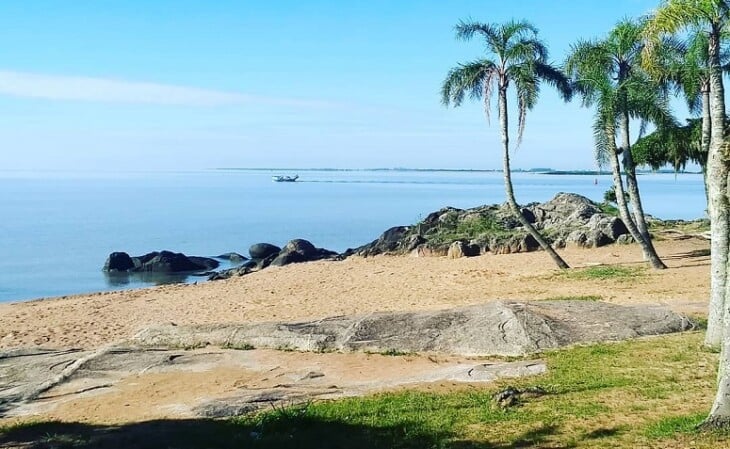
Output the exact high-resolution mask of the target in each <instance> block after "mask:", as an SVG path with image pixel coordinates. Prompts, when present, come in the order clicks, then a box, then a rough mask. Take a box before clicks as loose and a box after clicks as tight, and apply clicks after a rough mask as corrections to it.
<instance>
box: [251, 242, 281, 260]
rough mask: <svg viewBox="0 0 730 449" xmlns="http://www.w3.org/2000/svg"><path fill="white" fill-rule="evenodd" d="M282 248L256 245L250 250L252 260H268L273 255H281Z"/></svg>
mask: <svg viewBox="0 0 730 449" xmlns="http://www.w3.org/2000/svg"><path fill="white" fill-rule="evenodd" d="M279 251H281V248H279V247H278V246H276V245H272V244H271V243H255V244H253V245H251V247H250V248H249V249H248V254H249V255H250V256H251V258H252V259H266V258H267V257H269V256H271V255H273V254H279Z"/></svg>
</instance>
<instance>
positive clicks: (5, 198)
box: [0, 170, 705, 301]
mask: <svg viewBox="0 0 730 449" xmlns="http://www.w3.org/2000/svg"><path fill="white" fill-rule="evenodd" d="M298 173H299V175H300V181H301V182H296V183H273V182H271V175H272V174H293V173H290V172H280V171H261V170H230V171H224V170H208V171H188V172H131V173H80V172H79V173H75V172H17V171H4V172H3V171H0V211H2V219H1V220H0V254H1V255H2V257H0V301H14V300H25V299H31V298H38V297H47V296H59V295H67V294H72V293H82V292H91V291H100V290H114V289H120V288H133V287H140V286H144V285H150V284H153V283H155V282H156V281H158V280H155V279H141V278H137V277H131V278H121V279H119V278H117V279H109V278H107V277H106V276H105V275H104V274H103V273H102V272H101V267H102V265H103V264H104V260H105V258H106V256H107V255H108V254H109V253H110V252H112V251H126V252H128V253H130V254H132V255H139V254H143V253H146V252H149V251H154V250H162V249H169V250H173V251H179V252H183V253H186V254H189V255H200V256H212V255H217V254H221V253H225V252H229V251H236V252H240V253H242V254H247V249H248V247H249V246H250V245H251V244H252V243H256V242H271V243H274V244H277V245H283V244H285V243H286V242H287V241H288V240H290V239H292V238H305V239H307V240H310V241H312V242H313V243H314V244H315V245H317V246H321V247H325V248H329V249H333V250H337V251H343V250H345V249H346V248H348V247H355V246H359V245H361V244H364V243H366V242H369V241H371V240H373V239H375V238H376V237H377V236H378V235H379V234H380V233H381V232H382V231H383V230H385V229H386V228H389V227H391V226H395V225H400V224H411V223H414V222H416V221H418V220H419V219H420V218H422V217H423V216H425V215H427V214H428V213H430V212H432V211H434V210H437V209H439V208H441V207H444V206H455V207H461V208H466V207H473V206H477V205H480V204H487V203H501V202H503V198H504V193H503V185H502V175H501V173H479V172H412V171H299V172H298ZM595 179H596V177H593V176H554V175H538V174H527V173H517V174H515V175H514V183H515V189H516V193H517V199H518V201H519V202H521V203H527V202H531V201H545V200H548V199H550V198H551V197H553V196H554V195H555V193H557V192H575V193H580V194H582V195H585V196H587V197H589V198H591V199H594V200H598V201H600V200H601V199H602V196H603V192H604V191H605V190H606V189H607V188H608V187H609V186H610V179H609V177H608V176H600V177H598V185H594V180H595ZM639 182H640V184H641V188H642V194H643V199H644V202H645V209H646V211H647V212H648V213H650V214H652V215H655V216H657V217H660V218H685V219H692V218H697V217H702V216H704V208H705V204H704V192H703V188H702V179H701V176H700V175H679V176H676V177H675V176H674V175H671V174H659V175H645V176H642V177H641V178H640V181H639ZM188 280H192V279H188Z"/></svg>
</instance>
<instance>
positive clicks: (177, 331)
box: [134, 300, 695, 356]
mask: <svg viewBox="0 0 730 449" xmlns="http://www.w3.org/2000/svg"><path fill="white" fill-rule="evenodd" d="M694 327H695V324H694V323H693V322H692V321H691V320H689V319H688V318H686V317H684V316H682V315H678V314H676V313H674V312H672V311H671V310H669V309H667V308H665V307H659V306H641V307H627V306H620V305H616V304H609V303H605V302H597V301H596V302H594V301H575V300H565V301H533V302H517V301H496V302H490V303H486V304H481V305H475V306H470V307H463V308H457V309H447V310H438V311H430V312H415V313H410V312H403V313H372V314H368V315H359V316H337V317H332V318H325V319H322V320H316V321H304V322H296V323H284V322H269V323H250V324H240V325H202V326H177V325H173V324H170V325H164V326H156V327H152V328H148V329H145V330H143V331H141V332H139V333H138V334H137V335H136V336H135V337H134V341H135V343H137V344H139V345H142V346H148V347H156V346H165V347H182V348H195V347H203V346H207V345H213V346H219V347H228V348H251V347H254V348H272V349H293V350H299V351H315V352H326V351H369V352H383V353H386V352H392V353H412V352H437V353H445V354H451V355H463V356H489V355H501V356H521V355H526V354H532V353H536V352H539V351H542V350H545V349H553V348H559V347H563V346H568V345H571V344H576V343H588V342H601V341H616V340H626V339H631V338H636V337H641V336H646V335H659V334H668V333H672V332H681V331H685V330H689V329H693V328H694Z"/></svg>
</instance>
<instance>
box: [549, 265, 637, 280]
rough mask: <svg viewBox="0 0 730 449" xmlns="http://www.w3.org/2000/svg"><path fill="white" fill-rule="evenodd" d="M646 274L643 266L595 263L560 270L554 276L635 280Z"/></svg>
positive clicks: (580, 278) (577, 278)
mask: <svg viewBox="0 0 730 449" xmlns="http://www.w3.org/2000/svg"><path fill="white" fill-rule="evenodd" d="M645 275H646V269H645V268H644V267H625V266H620V265H596V266H594V267H588V268H576V269H573V270H564V271H561V272H559V273H557V274H555V276H560V277H562V278H565V279H573V280H579V281H586V280H599V281H603V280H617V279H618V280H621V279H625V280H635V279H637V278H640V277H642V276H645Z"/></svg>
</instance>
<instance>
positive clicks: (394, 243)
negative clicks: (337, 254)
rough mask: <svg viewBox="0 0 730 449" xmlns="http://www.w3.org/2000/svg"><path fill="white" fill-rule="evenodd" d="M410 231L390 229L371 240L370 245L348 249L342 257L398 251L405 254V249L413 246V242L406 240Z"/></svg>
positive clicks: (408, 228)
mask: <svg viewBox="0 0 730 449" xmlns="http://www.w3.org/2000/svg"><path fill="white" fill-rule="evenodd" d="M410 229H411V228H410V227H408V226H395V227H392V228H390V229H388V230H386V231H385V232H383V234H381V235H380V237H378V238H377V240H373V241H372V242H371V243H368V244H367V245H363V246H361V247H359V248H355V249H348V250H347V251H345V253H344V255H345V256H351V255H353V254H356V255H358V256H364V257H368V256H375V255H377V254H388V253H392V252H397V251H398V250H403V252H405V251H406V250H407V248H409V247H411V246H412V245H413V241H412V240H408V237H409V236H408V232H409V231H410Z"/></svg>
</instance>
